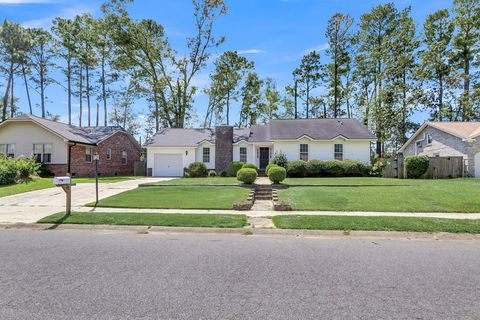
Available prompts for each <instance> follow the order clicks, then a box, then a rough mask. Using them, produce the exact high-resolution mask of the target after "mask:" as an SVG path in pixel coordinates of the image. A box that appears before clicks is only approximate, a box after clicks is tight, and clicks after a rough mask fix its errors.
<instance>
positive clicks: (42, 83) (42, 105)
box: [40, 66, 45, 118]
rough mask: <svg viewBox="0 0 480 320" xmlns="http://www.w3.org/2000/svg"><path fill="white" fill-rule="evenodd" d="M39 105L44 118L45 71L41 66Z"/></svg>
mask: <svg viewBox="0 0 480 320" xmlns="http://www.w3.org/2000/svg"><path fill="white" fill-rule="evenodd" d="M40 106H41V108H42V118H45V72H44V70H43V66H40Z"/></svg>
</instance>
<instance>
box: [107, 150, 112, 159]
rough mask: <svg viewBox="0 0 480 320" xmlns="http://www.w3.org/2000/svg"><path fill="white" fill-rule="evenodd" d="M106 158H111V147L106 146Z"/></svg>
mask: <svg viewBox="0 0 480 320" xmlns="http://www.w3.org/2000/svg"><path fill="white" fill-rule="evenodd" d="M107 160H112V149H110V148H107Z"/></svg>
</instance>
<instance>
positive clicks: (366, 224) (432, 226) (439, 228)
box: [272, 215, 480, 233]
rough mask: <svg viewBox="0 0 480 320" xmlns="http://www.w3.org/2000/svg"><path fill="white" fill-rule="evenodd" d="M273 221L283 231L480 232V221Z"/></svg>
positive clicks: (286, 218) (295, 218) (288, 218)
mask: <svg viewBox="0 0 480 320" xmlns="http://www.w3.org/2000/svg"><path fill="white" fill-rule="evenodd" d="M272 220H273V223H274V224H275V226H276V227H277V228H280V229H306V230H348V231H404V232H450V233H480V220H469V219H441V218H411V217H359V216H321V215H319V216H306V215H282V216H275V217H273V218H272Z"/></svg>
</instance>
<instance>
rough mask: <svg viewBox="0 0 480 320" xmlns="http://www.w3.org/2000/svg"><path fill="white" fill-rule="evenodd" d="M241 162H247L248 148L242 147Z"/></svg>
mask: <svg viewBox="0 0 480 320" xmlns="http://www.w3.org/2000/svg"><path fill="white" fill-rule="evenodd" d="M240 161H241V162H245V163H246V162H247V148H245V147H240Z"/></svg>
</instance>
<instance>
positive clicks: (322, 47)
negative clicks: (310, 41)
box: [303, 43, 330, 54]
mask: <svg viewBox="0 0 480 320" xmlns="http://www.w3.org/2000/svg"><path fill="white" fill-rule="evenodd" d="M328 48H330V45H329V44H328V43H324V44H320V45H318V46H316V47H313V48H310V49H307V50H305V51H303V54H308V53H310V52H312V51H317V52H318V51H325V50H327V49H328Z"/></svg>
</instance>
